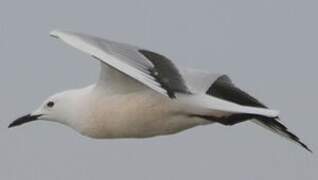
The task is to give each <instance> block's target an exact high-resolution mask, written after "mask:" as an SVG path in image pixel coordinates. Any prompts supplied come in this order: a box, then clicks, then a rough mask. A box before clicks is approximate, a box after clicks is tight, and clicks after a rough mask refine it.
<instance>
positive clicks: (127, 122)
mask: <svg viewBox="0 0 318 180" xmlns="http://www.w3.org/2000/svg"><path fill="white" fill-rule="evenodd" d="M95 94H96V96H95V98H93V99H91V103H89V104H90V105H89V106H90V107H88V108H90V112H91V113H90V115H89V117H85V119H82V120H81V121H84V122H83V123H81V124H82V127H81V128H80V132H81V133H82V134H84V135H86V136H89V137H93V138H142V137H151V136H156V135H165V134H172V133H176V132H179V131H182V130H185V129H188V128H191V127H194V126H197V125H201V124H207V123H209V122H208V121H206V120H203V119H200V118H193V117H190V116H187V115H186V114H184V113H183V112H182V109H181V108H180V106H179V105H178V104H176V102H175V101H173V100H171V99H169V98H167V97H165V96H163V95H161V94H158V93H156V92H153V91H152V90H145V91H138V92H135V93H129V94H120V95H111V96H102V95H101V94H100V93H95ZM97 94H99V95H97ZM101 97H102V98H101Z"/></svg>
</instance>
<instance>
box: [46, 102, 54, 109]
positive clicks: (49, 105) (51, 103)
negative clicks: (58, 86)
mask: <svg viewBox="0 0 318 180" xmlns="http://www.w3.org/2000/svg"><path fill="white" fill-rule="evenodd" d="M46 106H47V107H49V108H51V107H53V106H54V102H53V101H50V102H48V103H47V104H46Z"/></svg>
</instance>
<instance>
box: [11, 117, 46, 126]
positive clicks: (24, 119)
mask: <svg viewBox="0 0 318 180" xmlns="http://www.w3.org/2000/svg"><path fill="white" fill-rule="evenodd" d="M41 116H42V115H41V114H40V115H31V114H28V115H25V116H22V117H20V118H18V119H17V120H15V121H13V122H12V123H11V124H10V125H9V128H11V127H15V126H19V125H22V124H25V123H28V122H31V121H35V120H38V119H39V118H40V117H41Z"/></svg>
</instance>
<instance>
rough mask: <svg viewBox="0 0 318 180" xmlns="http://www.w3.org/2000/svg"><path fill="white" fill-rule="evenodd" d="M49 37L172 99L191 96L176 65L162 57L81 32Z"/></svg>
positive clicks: (57, 33) (59, 33)
mask: <svg viewBox="0 0 318 180" xmlns="http://www.w3.org/2000/svg"><path fill="white" fill-rule="evenodd" d="M50 34H51V36H53V37H56V38H59V39H61V40H63V41H64V42H66V43H67V44H69V45H71V46H73V47H75V48H77V49H80V50H81V51H83V52H86V53H88V54H90V55H91V56H93V57H94V58H96V59H98V60H100V61H101V62H102V63H104V64H106V65H107V66H110V67H112V68H115V69H117V70H118V71H120V72H121V73H123V74H126V75H127V76H129V77H131V78H133V79H135V80H137V81H139V82H140V83H142V84H144V85H146V86H148V87H149V88H151V89H153V90H155V91H157V92H159V93H161V94H163V95H166V96H169V97H170V98H175V93H176V92H178V93H186V94H189V93H190V91H189V90H188V88H187V86H186V85H185V83H184V80H183V79H182V76H181V75H180V74H179V72H178V70H177V68H176V67H175V66H174V64H173V63H172V62H171V61H170V60H169V59H168V58H166V57H164V56H162V55H160V54H157V53H155V52H151V51H148V50H144V49H140V48H138V47H135V46H131V45H127V44H122V43H118V42H114V41H110V40H106V39H101V38H97V37H93V36H90V35H86V34H81V33H74V32H66V31H53V32H51V33H50Z"/></svg>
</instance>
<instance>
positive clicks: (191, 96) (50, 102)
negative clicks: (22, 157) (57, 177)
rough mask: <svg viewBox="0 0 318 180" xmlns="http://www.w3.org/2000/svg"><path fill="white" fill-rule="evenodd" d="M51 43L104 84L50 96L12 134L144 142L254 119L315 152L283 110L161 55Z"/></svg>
mask: <svg viewBox="0 0 318 180" xmlns="http://www.w3.org/2000/svg"><path fill="white" fill-rule="evenodd" d="M51 36H53V37H56V38H58V39H61V40H62V41H64V42H66V43H67V44H69V45H71V46H73V47H75V48H77V49H79V50H81V51H83V52H85V53H88V54H90V55H91V56H92V57H93V58H94V59H95V60H97V61H99V62H100V66H101V70H100V76H99V80H98V81H97V82H96V83H95V84H93V85H91V86H88V87H85V88H82V89H75V90H68V91H65V92H62V93H58V94H56V95H53V96H51V97H49V98H48V99H47V100H46V101H45V102H44V103H43V104H42V105H41V106H40V107H39V108H38V109H37V110H35V111H34V112H32V113H31V114H28V115H26V116H23V117H21V118H19V119H17V120H16V121H14V122H13V123H11V124H10V125H9V127H14V126H18V125H21V124H24V123H26V122H30V121H34V120H38V119H41V120H47V121H53V122H59V123H62V124H64V125H67V126H69V127H71V128H73V129H74V130H76V131H77V132H79V133H81V134H83V135H85V136H89V137H92V138H146V137H153V136H158V135H168V134H174V133H177V132H180V131H183V130H185V129H189V128H192V127H195V126H198V125H206V124H211V123H214V122H218V123H221V124H224V125H234V124H237V123H240V122H244V121H248V120H253V122H255V123H257V124H258V125H261V126H263V127H265V128H267V129H269V130H271V131H272V132H274V133H276V134H279V135H281V136H283V137H285V138H287V139H289V140H292V141H293V142H295V143H297V144H299V145H301V146H302V147H304V148H305V149H307V150H308V151H310V149H309V148H308V147H307V146H306V145H305V144H304V143H302V142H301V141H300V140H299V138H298V137H297V136H296V135H294V134H293V133H291V132H290V131H288V129H287V127H285V126H284V125H283V124H281V123H280V122H279V117H278V115H279V112H278V111H276V110H272V109H269V108H268V107H266V106H265V105H263V104H262V103H260V102H259V101H258V100H256V99H255V98H253V97H252V96H250V95H248V94H247V93H245V92H244V91H242V90H240V89H239V88H237V87H236V86H235V85H234V83H233V82H232V81H231V79H230V78H229V77H228V76H226V75H222V74H217V73H209V72H204V71H200V70H193V69H187V68H180V67H178V66H177V65H175V64H174V63H173V62H172V61H171V60H170V59H168V58H166V57H165V56H163V55H161V54H158V53H155V52H152V51H149V50H145V49H142V48H138V47H136V46H131V45H128V44H123V43H118V42H114V41H110V40H106V39H102V38H98V37H94V36H90V35H85V34H81V33H73V32H66V31H53V32H52V33H51Z"/></svg>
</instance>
